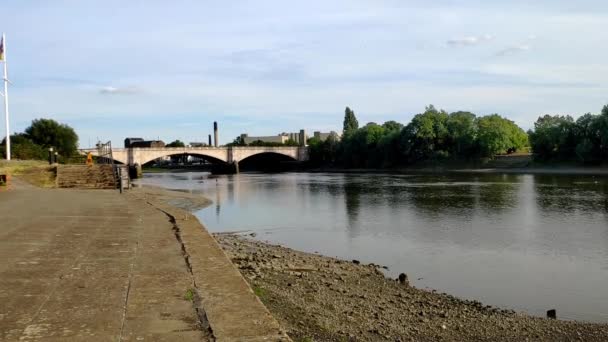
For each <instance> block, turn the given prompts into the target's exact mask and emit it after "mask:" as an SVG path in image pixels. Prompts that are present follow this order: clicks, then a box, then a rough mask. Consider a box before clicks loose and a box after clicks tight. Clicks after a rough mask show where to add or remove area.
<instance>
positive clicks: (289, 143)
mask: <svg viewBox="0 0 608 342" xmlns="http://www.w3.org/2000/svg"><path fill="white" fill-rule="evenodd" d="M283 145H285V146H300V143H298V142H297V141H295V140H293V139H287V141H286V142H284V143H283Z"/></svg>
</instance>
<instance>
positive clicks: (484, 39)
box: [447, 34, 494, 47]
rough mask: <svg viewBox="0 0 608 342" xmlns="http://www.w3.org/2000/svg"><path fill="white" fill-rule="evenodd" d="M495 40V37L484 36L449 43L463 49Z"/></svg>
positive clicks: (452, 40) (458, 39) (453, 40)
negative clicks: (463, 47)
mask: <svg viewBox="0 0 608 342" xmlns="http://www.w3.org/2000/svg"><path fill="white" fill-rule="evenodd" d="M492 39H494V36H492V35H489V34H484V35H481V36H469V37H462V38H455V39H450V40H448V41H447V44H448V45H449V46H455V47H461V46H474V45H478V44H481V43H484V42H487V41H490V40H492Z"/></svg>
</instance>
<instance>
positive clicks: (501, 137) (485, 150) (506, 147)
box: [477, 114, 528, 157]
mask: <svg viewBox="0 0 608 342" xmlns="http://www.w3.org/2000/svg"><path fill="white" fill-rule="evenodd" d="M477 129H478V144H479V149H480V152H481V154H482V156H485V157H493V156H494V155H496V154H499V153H506V152H508V151H517V150H519V149H521V148H523V147H525V146H526V145H527V143H528V135H527V134H526V132H524V131H523V130H522V129H521V128H520V127H518V126H517V125H516V124H515V123H514V122H513V121H511V120H507V119H505V118H503V117H502V116H500V115H498V114H492V115H487V116H484V117H481V118H478V119H477Z"/></svg>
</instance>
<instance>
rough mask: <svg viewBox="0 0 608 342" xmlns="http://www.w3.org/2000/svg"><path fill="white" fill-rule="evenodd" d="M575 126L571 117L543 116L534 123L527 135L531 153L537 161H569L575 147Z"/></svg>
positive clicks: (573, 154)
mask: <svg viewBox="0 0 608 342" xmlns="http://www.w3.org/2000/svg"><path fill="white" fill-rule="evenodd" d="M576 132H577V130H576V124H575V122H574V119H572V117H571V116H569V115H568V116H560V115H555V116H551V115H545V116H541V117H539V118H538V120H536V122H535V123H534V131H532V132H530V133H529V136H530V144H531V147H532V151H533V152H534V154H535V157H536V158H537V159H542V160H549V159H562V160H563V159H571V158H573V157H574V156H575V150H576V145H577V138H576Z"/></svg>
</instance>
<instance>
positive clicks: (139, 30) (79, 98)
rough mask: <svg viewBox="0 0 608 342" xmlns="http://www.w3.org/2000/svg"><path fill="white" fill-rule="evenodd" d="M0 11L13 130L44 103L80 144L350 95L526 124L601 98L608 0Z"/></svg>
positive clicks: (274, 121) (407, 115)
mask: <svg viewBox="0 0 608 342" xmlns="http://www.w3.org/2000/svg"><path fill="white" fill-rule="evenodd" d="M0 18H1V20H0V31H3V32H5V33H6V35H7V42H6V43H7V44H6V48H7V49H6V50H7V51H6V52H7V61H8V67H9V78H10V80H11V82H12V85H11V87H10V88H9V95H10V110H11V121H12V124H11V131H12V132H20V131H23V130H24V129H25V128H26V127H27V126H28V125H29V124H30V123H31V121H32V120H33V119H36V118H43V117H44V118H52V119H55V120H57V121H59V122H61V123H66V124H68V125H70V126H72V127H73V128H74V129H75V130H76V132H77V133H78V135H79V137H80V146H81V147H87V146H90V145H91V144H94V143H95V142H96V141H97V140H98V139H99V140H103V141H107V140H112V142H113V144H114V145H115V146H117V145H121V144H122V141H123V139H124V138H125V137H143V138H146V139H157V138H160V139H162V140H164V141H166V142H169V141H172V140H174V139H180V140H182V141H185V142H193V141H206V140H207V135H208V134H210V133H212V129H213V121H217V122H218V123H219V126H220V142H221V143H228V142H231V141H232V140H233V139H234V138H235V137H236V136H237V135H239V134H241V133H248V134H249V135H276V134H278V133H281V132H297V131H299V130H300V129H302V128H303V129H306V130H307V131H308V132H312V131H316V130H320V131H324V132H327V131H330V130H335V131H340V130H341V126H342V120H343V116H344V108H345V107H346V106H349V107H351V108H352V109H353V110H354V111H355V113H356V115H357V118H358V120H359V122H360V123H361V124H364V123H366V122H377V123H382V122H384V121H387V120H396V121H399V122H402V123H408V122H409V121H410V119H411V118H412V117H413V116H414V115H415V114H417V113H420V112H422V111H424V108H425V106H427V105H429V104H434V105H435V106H436V107H437V108H442V109H445V110H447V111H448V112H452V111H457V110H467V111H472V112H474V113H476V114H478V115H487V114H492V113H499V114H501V115H503V116H506V117H508V118H510V119H511V120H513V121H515V122H516V123H517V124H519V125H520V126H521V127H522V128H524V129H528V128H531V127H533V124H534V121H535V120H536V119H537V118H538V116H539V115H544V114H570V115H572V116H574V117H578V116H580V115H582V114H584V113H587V112H592V113H598V112H600V110H601V108H602V106H603V105H605V104H607V103H608V86H607V85H606V82H605V79H606V76H607V75H608V44H606V42H607V41H608V30H606V29H605V25H606V24H605V23H606V22H608V2H607V1H604V0H593V1H592V0H577V1H571V0H567V1H566V0H564V1H560V0H535V1H522V0H510V1H490V0H462V1H450V0H433V1H417V0H416V1H414V0H411V1H408V0H395V1H390V0H373V1H372V0H369V1H362V0H332V1H317V0H308V1H299V2H295V1H279V0H269V1H264V0H256V1H240V0H233V1H202V0H198V1H194V0H193V1H182V0H172V1H167V0H163V1H156V0H145V1H136V0H130V1H124V0H104V1H88V0H73V1H67V0H53V1H43V0H18V1H17V0H0ZM1 131H2V135H4V134H3V133H4V132H3V131H4V130H3V129H2V130H1Z"/></svg>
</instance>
